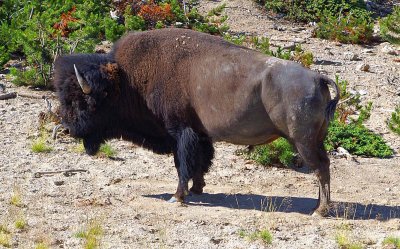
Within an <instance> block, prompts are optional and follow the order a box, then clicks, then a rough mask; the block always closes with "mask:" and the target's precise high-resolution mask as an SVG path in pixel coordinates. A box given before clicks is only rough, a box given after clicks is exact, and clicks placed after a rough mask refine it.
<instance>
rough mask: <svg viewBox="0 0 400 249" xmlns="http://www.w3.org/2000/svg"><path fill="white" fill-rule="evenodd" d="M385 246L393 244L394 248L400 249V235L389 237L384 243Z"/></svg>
mask: <svg viewBox="0 0 400 249" xmlns="http://www.w3.org/2000/svg"><path fill="white" fill-rule="evenodd" d="M382 244H383V245H384V246H391V248H393V249H400V237H393V236H390V237H387V238H385V239H384V240H383V243H382Z"/></svg>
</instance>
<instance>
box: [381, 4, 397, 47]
mask: <svg viewBox="0 0 400 249" xmlns="http://www.w3.org/2000/svg"><path fill="white" fill-rule="evenodd" d="M379 23H380V32H381V36H382V37H383V39H385V40H387V41H388V42H390V43H394V44H400V6H395V7H394V9H393V13H392V14H390V15H388V16H387V17H385V18H383V19H382V20H381V21H380V22H379Z"/></svg>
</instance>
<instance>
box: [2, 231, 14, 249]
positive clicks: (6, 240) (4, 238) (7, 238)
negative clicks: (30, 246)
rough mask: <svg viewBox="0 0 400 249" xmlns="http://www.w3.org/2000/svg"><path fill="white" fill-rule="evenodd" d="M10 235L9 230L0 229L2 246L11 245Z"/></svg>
mask: <svg viewBox="0 0 400 249" xmlns="http://www.w3.org/2000/svg"><path fill="white" fill-rule="evenodd" d="M11 240H12V236H11V234H10V233H9V232H5V231H2V230H0V245H1V246H4V247H7V248H8V247H11Z"/></svg>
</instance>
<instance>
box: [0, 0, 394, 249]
mask: <svg viewBox="0 0 400 249" xmlns="http://www.w3.org/2000/svg"><path fill="white" fill-rule="evenodd" d="M221 3H222V2H220V1H201V2H200V10H201V11H202V12H204V13H205V12H207V11H208V10H210V9H211V8H213V7H215V6H217V5H219V4H221ZM226 4H227V8H226V10H225V13H226V14H227V15H228V16H229V18H228V21H227V22H228V25H229V26H230V28H231V30H232V31H233V32H238V33H240V32H241V33H246V34H252V35H259V36H267V37H269V38H270V39H271V43H272V44H273V45H274V46H278V45H280V46H290V45H292V44H293V42H296V43H301V44H302V47H303V48H304V49H306V50H309V51H311V52H312V53H313V54H314V60H315V64H314V65H313V66H312V69H313V70H317V71H320V72H321V73H324V74H326V75H328V76H330V77H331V78H334V77H335V74H339V75H340V77H341V78H343V79H346V80H348V81H349V87H350V88H351V89H352V90H355V91H359V92H362V93H363V100H364V101H373V109H372V115H371V118H370V120H369V121H368V123H367V126H368V127H369V128H370V129H371V130H373V131H375V132H377V133H379V134H381V135H382V136H383V137H384V139H385V140H386V141H387V142H388V144H389V145H390V146H391V147H392V148H393V149H394V150H395V151H396V153H397V154H396V155H395V156H394V157H393V158H390V159H375V158H361V157H355V158H354V159H346V158H335V157H333V156H331V177H332V180H331V181H332V183H331V191H332V193H331V198H332V200H333V202H334V209H333V213H332V216H331V217H329V218H316V217H312V216H311V215H310V214H311V213H312V209H313V207H314V206H315V205H316V201H317V197H318V196H317V195H318V189H317V180H316V178H315V176H314V175H313V174H312V173H310V172H309V170H308V169H307V168H304V169H301V170H298V171H295V170H293V169H288V168H277V167H263V166H259V165H257V164H255V163H253V162H251V161H247V160H246V159H245V158H243V157H242V156H240V155H237V153H236V151H237V150H238V149H242V148H243V147H240V146H235V145H231V144H225V143H217V144H216V145H215V147H216V157H215V159H214V161H213V162H214V164H213V166H212V169H211V170H210V173H209V174H208V175H207V176H206V182H207V186H206V187H205V193H204V194H203V195H201V196H190V197H188V203H187V205H180V204H171V203H168V202H166V201H165V200H167V199H168V198H169V197H170V196H171V194H172V193H174V191H175V188H176V183H177V176H176V172H175V168H174V167H173V159H172V157H171V156H160V155H155V154H153V153H151V152H149V151H146V150H144V149H142V148H140V147H138V146H134V145H132V144H130V143H127V142H124V141H119V140H112V141H111V142H110V143H111V144H112V146H113V147H114V148H115V149H116V150H117V153H118V154H117V156H116V157H115V158H114V159H108V158H104V157H90V156H88V155H85V154H83V153H82V152H79V151H77V149H76V147H77V142H76V141H75V140H74V139H72V138H70V137H68V136H61V137H59V138H58V139H57V140H56V141H54V142H53V144H52V146H53V147H54V149H53V151H51V152H49V153H33V152H32V151H31V143H32V141H33V139H34V138H35V137H37V135H38V129H37V128H38V115H39V113H40V112H41V111H46V104H45V102H44V101H43V99H41V98H40V97H41V96H43V95H44V96H47V97H49V98H50V100H51V101H52V102H53V104H54V105H55V104H56V100H55V98H54V94H53V93H52V92H43V91H33V90H29V89H27V88H23V87H20V88H16V87H14V86H13V85H12V84H11V83H9V81H8V79H7V76H5V75H1V82H0V83H1V84H4V85H5V86H6V88H7V89H6V90H7V91H8V92H13V91H16V92H18V93H20V95H19V96H18V97H17V98H15V99H10V100H0V225H1V227H3V228H0V230H1V229H3V230H4V228H6V230H8V231H9V233H10V236H11V242H10V244H11V247H12V248H34V246H35V244H37V243H39V242H45V243H46V244H48V245H49V246H50V248H82V243H83V242H84V239H80V238H77V236H76V234H77V233H78V232H79V231H82V230H84V231H87V228H86V226H87V225H88V224H90V223H91V222H92V221H95V222H96V223H97V224H100V226H101V227H102V229H103V234H102V235H101V236H99V239H100V242H101V246H100V248H311V247H313V248H339V246H338V244H337V242H336V240H335V238H336V237H337V236H338V235H343V236H345V237H346V238H348V239H349V240H353V241H355V242H357V243H360V244H361V245H362V246H363V247H364V248H383V246H382V241H383V240H384V238H386V237H388V236H395V237H400V186H399V181H400V157H399V154H398V153H399V152H400V151H399V150H400V139H399V137H398V136H397V137H396V136H395V135H394V134H393V133H391V132H390V131H389V130H388V128H387V126H386V123H385V122H386V120H387V118H389V117H390V113H391V112H392V111H394V108H395V105H396V104H398V103H400V78H399V77H400V75H399V72H400V63H399V62H398V61H399V59H400V56H398V55H394V54H393V53H391V54H389V53H388V48H391V49H394V50H395V51H396V49H397V50H398V49H399V48H395V47H392V46H390V45H389V44H388V43H380V44H379V43H378V44H374V45H371V46H359V45H340V44H337V43H335V42H330V41H323V40H319V39H315V38H311V34H312V28H313V27H311V26H300V25H292V24H287V23H285V22H283V21H280V20H274V19H271V18H269V17H268V15H267V14H266V13H265V12H263V11H262V10H260V9H259V8H257V6H256V5H255V3H253V2H251V1H245V0H231V1H227V2H226ZM277 27H279V28H277ZM354 55H356V56H357V57H358V60H354ZM396 60H397V62H396ZM362 63H366V64H369V65H370V70H369V72H364V71H361V70H358V69H357V67H358V66H359V65H360V64H362ZM24 96H25V97H24ZM26 96H28V97H26ZM35 97H37V98H35ZM76 169H79V170H85V171H82V172H75V173H73V174H70V175H68V174H63V173H55V174H51V175H37V174H35V173H37V172H46V171H65V170H76ZM13 196H14V197H15V196H20V197H21V205H18V206H17V205H13V204H11V203H10V201H11V199H12V197H13ZM18 219H23V220H25V221H26V223H27V224H26V226H25V228H24V229H16V228H15V223H16V221H17V220H18ZM266 229H267V230H269V231H270V232H271V234H272V237H273V238H272V244H267V243H264V242H263V241H262V240H261V239H257V238H255V239H254V238H253V239H252V238H251V237H252V236H251V235H252V234H253V233H254V232H256V231H262V230H266ZM0 240H1V239H0ZM1 247H2V246H1V245H0V248H1Z"/></svg>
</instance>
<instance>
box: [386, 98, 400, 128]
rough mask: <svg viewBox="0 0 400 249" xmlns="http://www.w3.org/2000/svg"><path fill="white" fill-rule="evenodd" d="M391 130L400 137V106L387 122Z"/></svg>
mask: <svg viewBox="0 0 400 249" xmlns="http://www.w3.org/2000/svg"><path fill="white" fill-rule="evenodd" d="M387 124H388V126H389V129H390V130H392V131H393V132H394V133H396V134H397V135H400V105H398V106H397V107H396V110H395V111H394V112H393V113H392V117H391V118H390V119H389V120H388V122H387Z"/></svg>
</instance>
